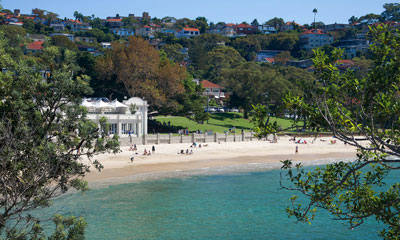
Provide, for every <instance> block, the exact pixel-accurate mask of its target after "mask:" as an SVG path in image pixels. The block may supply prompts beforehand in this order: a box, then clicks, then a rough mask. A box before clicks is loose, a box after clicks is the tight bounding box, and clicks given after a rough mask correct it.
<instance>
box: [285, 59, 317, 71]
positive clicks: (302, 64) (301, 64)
mask: <svg viewBox="0 0 400 240" xmlns="http://www.w3.org/2000/svg"><path fill="white" fill-rule="evenodd" d="M286 64H287V65H288V66H293V67H298V68H302V69H307V68H309V67H311V66H312V65H313V61H312V60H311V59H305V60H289V61H287V63H286Z"/></svg>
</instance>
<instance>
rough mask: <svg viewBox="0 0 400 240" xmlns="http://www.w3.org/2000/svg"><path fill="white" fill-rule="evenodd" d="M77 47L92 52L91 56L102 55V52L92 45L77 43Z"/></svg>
mask: <svg viewBox="0 0 400 240" xmlns="http://www.w3.org/2000/svg"><path fill="white" fill-rule="evenodd" d="M78 49H79V51H81V52H88V53H90V54H92V55H93V56H99V55H102V54H103V53H102V52H100V51H98V50H97V48H96V47H92V46H87V45H78Z"/></svg>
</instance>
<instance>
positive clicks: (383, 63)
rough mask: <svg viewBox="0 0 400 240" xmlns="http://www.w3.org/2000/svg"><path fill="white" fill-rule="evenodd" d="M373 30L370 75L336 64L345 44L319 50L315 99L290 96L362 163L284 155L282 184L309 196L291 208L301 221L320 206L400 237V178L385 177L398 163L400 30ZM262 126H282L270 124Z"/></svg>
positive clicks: (294, 199) (338, 216)
mask: <svg viewBox="0 0 400 240" xmlns="http://www.w3.org/2000/svg"><path fill="white" fill-rule="evenodd" d="M370 34H371V37H372V39H373V42H374V43H373V44H372V45H371V47H370V51H371V53H372V56H373V66H372V67H371V68H370V70H369V71H368V74H366V75H365V76H364V77H362V78H358V77H357V76H356V75H355V74H354V72H353V71H346V72H340V71H339V69H338V68H337V67H335V66H334V65H333V64H332V62H334V61H335V60H336V59H338V58H339V57H340V56H341V55H342V50H339V49H334V50H333V51H332V54H331V56H328V55H326V53H324V52H323V51H321V50H315V51H314V54H315V57H314V59H313V61H314V66H315V72H316V76H317V79H318V82H316V84H315V85H314V86H313V88H312V90H311V95H312V101H307V100H306V98H304V97H289V98H288V99H287V101H286V106H287V107H288V108H291V109H293V110H295V111H296V112H297V113H299V112H301V114H305V115H307V116H308V117H307V122H306V123H307V126H308V127H309V128H312V129H315V130H317V131H318V129H321V128H326V129H330V131H332V133H333V134H334V135H335V137H336V138H337V139H339V140H341V141H343V142H344V143H346V144H349V145H351V146H355V147H357V148H358V154H357V159H356V161H354V162H347V163H345V162H338V163H334V164H329V165H327V166H326V167H321V168H317V169H316V170H313V171H309V172H307V171H305V170H304V168H303V166H302V165H301V164H300V163H299V164H296V165H295V166H293V164H292V162H291V161H290V160H287V161H284V162H283V166H282V169H284V170H283V172H282V173H283V174H284V173H286V174H284V175H282V176H281V177H284V176H286V178H288V179H289V180H290V181H291V183H292V184H291V185H283V186H282V187H283V188H284V189H289V190H291V191H293V192H294V193H300V194H301V195H303V196H305V197H306V198H307V199H308V201H307V202H306V203H304V202H303V201H299V200H298V197H297V196H296V195H293V197H292V198H291V201H292V205H291V206H290V207H288V208H287V209H286V211H287V213H288V214H289V216H294V217H296V218H297V219H298V220H300V221H304V222H311V221H312V220H313V219H314V217H315V215H316V213H317V211H318V209H325V210H327V211H328V212H330V213H331V214H332V215H333V217H334V218H335V219H338V220H342V221H345V222H347V224H348V225H349V227H351V228H355V227H357V226H359V225H361V224H363V222H364V221H365V220H366V219H369V218H373V219H375V220H376V221H378V222H379V223H381V224H382V225H383V227H382V231H381V232H380V236H381V237H382V238H384V239H398V238H399V236H400V225H399V221H400V215H399V212H400V204H399V199H400V190H399V188H400V184H399V183H394V184H392V185H386V184H385V178H386V177H387V176H388V174H389V173H390V172H391V171H398V169H399V168H400V167H399V157H400V149H399V145H400V128H399V126H400V115H399V113H400V95H399V94H400V91H399V90H400V89H399V88H400V78H399V75H400V65H399V64H400V59H399V57H400V51H399V48H398V46H399V44H400V37H399V36H400V35H399V34H400V32H399V30H396V31H390V30H389V29H388V26H378V27H377V28H373V29H371V32H370ZM256 110H258V111H259V112H261V110H263V108H257V109H256ZM299 110H301V111H299ZM263 129H264V130H265V129H266V130H267V131H270V132H275V131H276V129H275V128H274V127H273V126H271V124H267V125H265V127H264V128H261V129H260V130H263Z"/></svg>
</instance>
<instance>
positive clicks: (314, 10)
mask: <svg viewBox="0 0 400 240" xmlns="http://www.w3.org/2000/svg"><path fill="white" fill-rule="evenodd" d="M312 12H313V13H314V29H316V26H315V16H316V15H317V13H318V10H317V9H316V8H314V9H313V11H312Z"/></svg>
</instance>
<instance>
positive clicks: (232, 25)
mask: <svg viewBox="0 0 400 240" xmlns="http://www.w3.org/2000/svg"><path fill="white" fill-rule="evenodd" d="M226 26H227V27H234V26H236V24H234V23H227V24H226Z"/></svg>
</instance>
